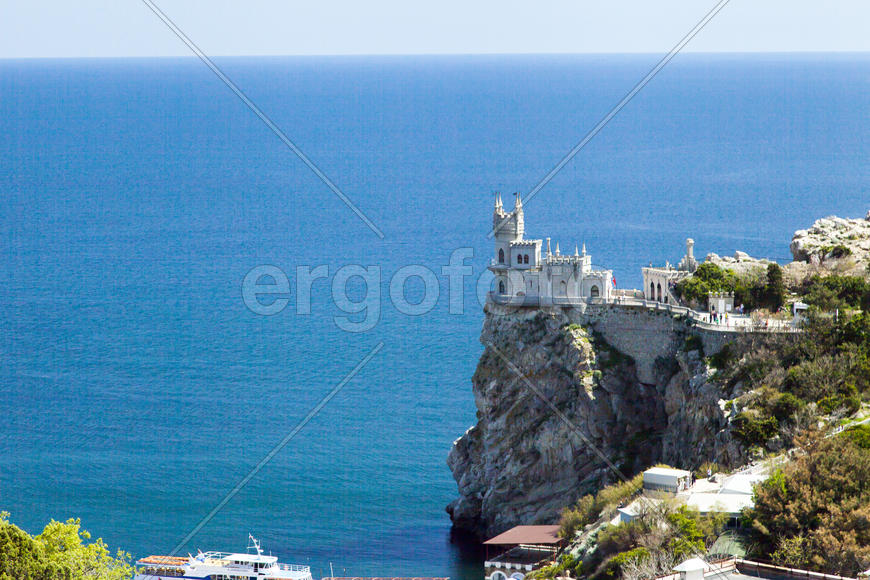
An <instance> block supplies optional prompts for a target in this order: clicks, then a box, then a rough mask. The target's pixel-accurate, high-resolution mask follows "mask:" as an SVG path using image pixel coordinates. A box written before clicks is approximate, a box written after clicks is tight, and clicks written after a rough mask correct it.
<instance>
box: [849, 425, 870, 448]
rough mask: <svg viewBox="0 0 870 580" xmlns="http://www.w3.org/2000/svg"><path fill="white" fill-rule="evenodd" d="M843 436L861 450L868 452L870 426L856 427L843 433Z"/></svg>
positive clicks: (869, 446)
mask: <svg viewBox="0 0 870 580" xmlns="http://www.w3.org/2000/svg"><path fill="white" fill-rule="evenodd" d="M844 434H845V436H846V437H847V438H848V439H849V440H850V441H851V442H852V443H854V444H855V445H857V446H858V447H860V448H861V449H867V450H870V425H867V424H866V423H865V424H863V425H856V426H854V427H849V428H848V429H846V431H844Z"/></svg>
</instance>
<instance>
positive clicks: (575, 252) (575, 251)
mask: <svg viewBox="0 0 870 580" xmlns="http://www.w3.org/2000/svg"><path fill="white" fill-rule="evenodd" d="M574 255H575V256H579V255H580V254H578V253H577V244H574Z"/></svg>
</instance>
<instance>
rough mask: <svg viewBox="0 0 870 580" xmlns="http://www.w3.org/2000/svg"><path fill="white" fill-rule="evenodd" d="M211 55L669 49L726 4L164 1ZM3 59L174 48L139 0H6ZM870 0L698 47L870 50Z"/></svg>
mask: <svg viewBox="0 0 870 580" xmlns="http://www.w3.org/2000/svg"><path fill="white" fill-rule="evenodd" d="M154 1H155V2H156V4H157V5H158V6H160V8H161V9H162V10H163V11H164V12H165V13H166V14H167V15H168V16H169V17H170V18H172V19H173V20H174V21H175V23H176V24H177V25H178V26H179V27H180V28H181V29H182V30H183V31H184V32H185V33H186V34H187V35H188V36H189V37H191V38H192V39H193V41H194V42H196V43H197V44H198V45H199V46H200V48H202V50H203V51H204V52H206V53H207V54H209V55H259V54H303V55H308V54H457V53H460V54H462V53H490V54H491V53H585V52H657V53H661V52H667V51H668V50H669V49H670V48H671V46H672V45H673V44H674V43H676V41H678V40H679V39H680V38H681V37H682V36H683V35H684V34H685V33H686V32H687V31H688V30H689V29H691V28H692V26H694V24H695V23H696V22H697V21H698V20H700V18H701V17H702V16H703V15H704V14H705V13H706V12H707V11H708V10H709V9H710V8H711V7H712V6H714V5H715V3H716V2H715V0H660V1H650V0H631V1H628V0H625V1H620V0H615V1H614V0H611V1H607V2H602V1H600V0H598V1H595V2H592V1H586V0H582V1H578V0H558V1H552V0H538V1H535V2H531V1H523V2H519V1H514V0H500V1H491V0H464V1H460V0H438V1H437V2H416V1H413V0H405V1H398V0H368V1H366V2H359V1H345V0H307V1H305V2H298V1H293V0H285V1H283V2H282V1H277V0H251V1H245V2H243V1H241V0H238V1H236V2H228V1H225V0H212V1H205V0H154ZM0 6H2V8H0V58H19V57H58V56H74V57H81V56H87V57H93V56H173V55H188V54H190V53H189V52H188V50H187V48H186V47H185V46H184V45H183V44H182V43H181V42H180V41H179V40H178V39H177V38H176V37H175V36H174V35H172V33H171V32H170V31H169V30H168V29H167V28H166V26H165V25H164V24H163V23H162V22H161V21H159V20H158V19H157V17H156V16H154V14H153V13H152V12H151V11H150V10H149V8H148V7H147V6H146V5H145V4H143V3H142V2H141V1H140V0H81V1H77V2H68V1H63V2H61V1H59V0H45V1H39V0H27V1H21V0H0ZM868 22H870V2H867V1H866V0H843V1H837V0H834V1H830V2H821V1H819V0H812V1H805V0H797V1H796V0H731V2H730V3H729V4H728V5H727V6H726V7H725V9H724V10H723V11H722V12H721V13H720V14H719V15H718V16H716V18H715V19H714V20H713V21H712V22H711V23H710V24H709V25H708V26H707V27H706V28H705V29H704V30H703V31H702V32H701V33H700V34H699V35H698V36H697V37H696V38H695V39H694V40H693V41H692V42H691V43H690V44H689V46H688V47H686V49H685V50H686V51H696V52H734V51H736V52H744V51H765V52H767V51H772V52H790V51H867V50H870V35H868V34H867V33H866V25H867V23H868Z"/></svg>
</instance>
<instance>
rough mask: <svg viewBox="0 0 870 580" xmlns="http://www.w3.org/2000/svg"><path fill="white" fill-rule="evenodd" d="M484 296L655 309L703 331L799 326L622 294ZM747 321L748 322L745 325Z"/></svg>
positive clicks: (527, 303)
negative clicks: (713, 316) (727, 317)
mask: <svg viewBox="0 0 870 580" xmlns="http://www.w3.org/2000/svg"><path fill="white" fill-rule="evenodd" d="M487 299H488V300H489V301H490V302H493V303H494V304H499V305H503V306H513V307H538V306H568V307H571V306H590V305H592V306H608V305H609V306H623V307H638V308H646V309H647V310H652V311H655V312H666V313H668V314H671V315H677V316H685V317H686V318H687V319H689V320H691V321H692V323H693V325H694V326H697V327H698V328H703V329H704V330H712V331H716V332H736V333H739V332H746V333H750V332H751V333H759V332H770V333H792V332H800V328H797V327H796V326H794V324H793V323H792V322H791V321H783V320H778V319H775V318H770V319H762V320H748V319H746V318H744V317H736V316H735V317H732V318H731V321H729V323H727V324H726V323H716V322H710V314H708V313H706V312H698V311H697V310H692V309H691V308H689V307H687V306H677V305H674V304H667V303H664V302H658V301H656V300H646V299H645V298H632V297H628V296H624V295H616V296H614V297H611V298H584V297H579V296H555V297H552V298H550V297H548V298H546V299H544V300H541V297H540V296H513V295H507V294H498V293H496V292H489V293H488V294H487ZM747 322H748V324H747Z"/></svg>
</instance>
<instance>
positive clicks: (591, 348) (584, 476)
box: [447, 304, 744, 538]
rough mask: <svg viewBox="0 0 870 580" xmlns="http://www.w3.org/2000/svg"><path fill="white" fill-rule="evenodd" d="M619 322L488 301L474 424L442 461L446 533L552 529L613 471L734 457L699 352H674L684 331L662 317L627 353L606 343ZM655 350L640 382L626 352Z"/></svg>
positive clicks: (737, 454) (719, 397)
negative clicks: (450, 482)
mask: <svg viewBox="0 0 870 580" xmlns="http://www.w3.org/2000/svg"><path fill="white" fill-rule="evenodd" d="M641 315H642V316H649V314H647V313H646V312H642V313H641V314H638V316H641ZM618 316H619V315H617V314H610V315H607V314H603V313H602V312H592V311H591V310H590V311H586V312H580V311H578V310H576V309H564V310H563V309H559V308H555V309H548V310H542V309H520V310H516V311H511V310H509V309H507V308H504V307H499V306H495V305H492V304H488V305H487V307H486V319H485V322H484V327H483V332H482V334H481V342H482V343H483V344H484V346H485V349H484V352H483V355H482V356H481V358H480V362H479V364H478V367H477V370H476V372H475V374H474V377H473V379H472V386H473V391H474V397H475V404H476V405H477V409H478V413H477V416H478V423H477V424H476V425H475V426H473V427H472V428H471V429H469V430H468V431H467V432H466V433H465V434H464V435H463V436H462V437H460V438H459V439H458V440H456V442H455V443H454V445H453V448H452V449H451V451H450V453H449V456H448V465H449V466H450V469H451V470H452V472H453V476H454V478H455V479H456V482H457V484H458V487H459V498H458V499H456V500H455V501H453V502H452V503H451V504H450V505H449V506H448V507H447V511H448V512H449V513H450V516H451V518H452V520H453V523H454V525H455V526H457V527H459V528H463V529H465V530H469V531H472V532H474V533H476V534H477V535H478V536H479V537H481V538H484V537H487V536H491V535H494V534H497V533H499V532H501V531H504V530H505V529H508V528H509V527H511V526H514V525H518V524H535V523H552V522H554V521H557V520H558V514H559V512H560V511H561V509H562V508H564V507H565V506H567V505H569V504H571V503H572V502H574V501H576V499H577V498H578V497H579V496H580V495H582V494H584V493H588V492H594V491H595V490H597V489H598V488H599V487H601V486H602V485H603V484H606V483H609V482H612V481H615V479H616V474H615V473H614V470H613V469H612V467H616V468H618V469H619V470H621V471H622V472H623V473H624V474H625V475H631V474H633V473H635V472H637V471H639V470H641V469H643V468H645V467H647V466H649V465H651V464H654V463H656V462H659V461H664V462H669V463H672V464H674V465H680V466H685V467H690V466H694V465H698V464H700V463H701V462H703V461H705V460H714V461H717V462H719V463H720V464H722V465H732V464H738V463H741V462H742V460H743V459H744V458H743V456H742V451H741V449H740V447H739V446H738V445H737V444H736V443H735V442H734V441H733V439H732V438H731V436H730V431H729V430H728V428H727V426H728V420H729V417H728V414H729V413H728V412H726V411H725V410H724V408H725V407H724V400H723V399H728V398H731V397H730V394H723V393H721V392H719V387H717V386H716V385H714V384H713V383H712V382H710V381H709V380H708V379H709V373H710V371H709V369H708V368H707V365H706V363H705V362H704V358H703V356H702V355H701V354H700V353H699V352H698V351H688V352H686V351H685V350H684V349H683V348H682V346H683V345H684V344H686V341H685V336H686V335H687V333H688V332H689V330H688V327H687V326H686V325H685V324H681V323H680V322H679V321H674V320H673V318H672V317H671V316H670V315H669V314H667V313H661V314H659V315H658V316H661V317H662V320H660V321H658V322H659V326H656V325H655V324H654V325H652V327H655V328H658V330H657V331H656V332H657V335H656V336H652V335H645V336H641V337H640V338H641V339H642V340H640V339H639V340H636V341H634V342H625V344H624V345H620V347H621V348H624V349H625V350H632V351H634V352H625V351H621V350H617V349H615V348H614V347H613V346H612V345H611V344H609V343H608V342H605V340H604V338H603V337H604V336H608V335H609V336H616V334H617V333H618V332H619V329H620V327H619V325H620V324H624V320H623V319H622V318H619V317H618ZM666 323H667V324H666ZM626 336H627V334H626ZM633 336H634V335H633ZM662 344H665V345H668V346H667V348H668V349H670V355H669V356H657V358H656V364H655V365H653V366H654V368H653V370H652V371H650V370H647V372H646V373H645V374H648V375H649V374H651V375H652V377H651V378H650V377H646V378H645V380H644V381H643V382H641V380H639V379H638V363H637V362H636V361H635V357H637V358H638V359H642V358H643V357H645V356H646V357H649V356H652V354H656V353H660V352H667V350H665V351H662V350H661V349H662V346H661V345H662ZM653 346H654V347H655V348H656V349H658V350H655V349H652V350H650V347H653ZM708 354H710V353H708Z"/></svg>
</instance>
